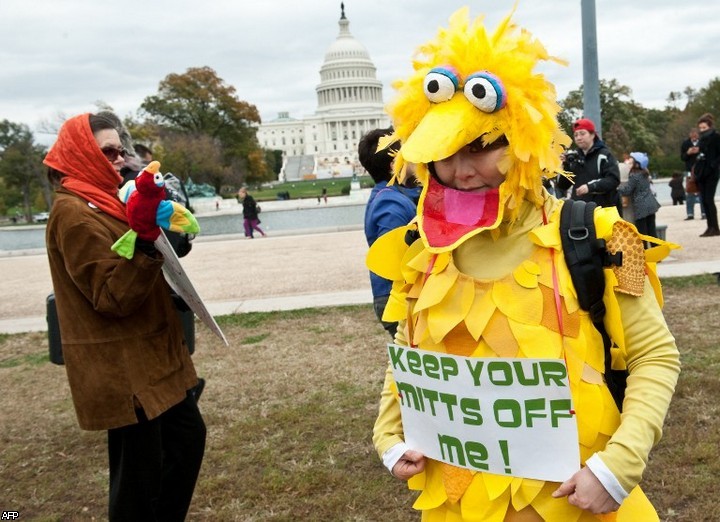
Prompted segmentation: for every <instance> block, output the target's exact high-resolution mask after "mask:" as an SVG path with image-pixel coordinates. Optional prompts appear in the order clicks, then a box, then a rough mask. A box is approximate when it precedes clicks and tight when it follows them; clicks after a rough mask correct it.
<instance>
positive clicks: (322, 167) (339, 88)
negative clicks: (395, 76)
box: [257, 4, 390, 180]
mask: <svg viewBox="0 0 720 522" xmlns="http://www.w3.org/2000/svg"><path fill="white" fill-rule="evenodd" d="M349 25H350V22H349V21H348V19H347V18H346V17H345V10H344V7H343V4H341V16H340V21H339V26H340V32H339V34H338V37H337V39H336V40H335V41H334V42H333V43H332V44H331V45H330V47H328V49H327V51H326V52H325V61H324V63H323V65H322V67H321V68H320V84H319V85H318V86H317V87H316V89H315V91H316V93H317V111H316V112H315V114H313V115H311V116H305V117H304V118H303V119H294V118H291V117H290V116H289V114H288V113H287V112H282V113H280V114H278V117H277V119H275V120H272V121H269V122H266V123H263V124H261V125H260V127H259V129H258V133H257V137H258V141H259V143H260V145H261V146H262V147H264V148H266V149H276V150H282V151H283V156H284V161H283V172H282V173H281V179H285V180H293V179H303V178H308V177H318V178H326V177H332V176H351V175H352V174H354V173H358V174H359V173H360V171H361V170H362V167H360V164H359V162H358V154H357V146H358V142H359V141H360V138H361V137H362V136H363V134H365V133H366V132H368V131H370V130H372V129H375V128H378V127H388V126H389V125H390V119H389V118H388V116H387V115H386V114H385V112H384V110H383V99H382V82H380V81H379V80H378V79H377V77H376V69H375V65H374V64H373V62H372V60H371V59H370V55H369V53H368V52H367V49H365V46H364V45H363V44H361V43H360V42H359V41H358V40H356V39H355V38H354V37H353V36H352V35H351V34H350V29H349Z"/></svg>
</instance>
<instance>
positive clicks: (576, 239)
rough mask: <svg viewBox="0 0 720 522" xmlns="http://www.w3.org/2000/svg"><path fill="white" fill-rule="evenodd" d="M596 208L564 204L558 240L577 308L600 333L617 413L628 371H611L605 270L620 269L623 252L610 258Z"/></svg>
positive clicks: (609, 383)
mask: <svg viewBox="0 0 720 522" xmlns="http://www.w3.org/2000/svg"><path fill="white" fill-rule="evenodd" d="M596 206H597V205H596V204H595V203H592V202H588V203H586V202H585V201H578V200H572V199H569V200H566V201H565V202H564V204H563V207H562V210H561V212H560V239H561V241H562V246H563V253H564V254H565V263H566V264H567V267H568V270H569V271H570V277H571V279H572V282H573V285H574V286H575V292H576V293H577V296H578V301H579V304H580V308H582V309H583V310H586V311H587V312H589V313H590V319H591V320H592V322H593V325H594V326H595V328H596V329H597V331H598V332H600V335H601V336H602V339H603V348H604V350H605V382H606V384H607V387H608V389H609V390H610V393H611V394H612V396H613V399H615V404H617V407H618V410H620V411H622V403H623V399H624V397H625V388H626V387H627V376H628V372H627V370H613V369H612V357H611V355H610V348H611V346H612V340H611V339H610V336H609V335H608V333H607V330H606V329H605V324H604V323H603V319H604V317H605V303H604V302H603V294H604V293H605V273H604V272H603V268H604V267H605V266H611V265H615V266H621V265H622V252H618V253H616V254H610V253H609V252H608V251H607V249H606V245H605V240H604V239H599V238H598V237H597V233H596V231H595V221H594V220H593V215H594V213H595V207H596Z"/></svg>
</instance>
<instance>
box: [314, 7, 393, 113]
mask: <svg viewBox="0 0 720 522" xmlns="http://www.w3.org/2000/svg"><path fill="white" fill-rule="evenodd" d="M340 10H341V14H340V21H339V22H338V25H339V26H340V32H339V34H338V36H337V38H336V40H335V41H334V42H333V43H332V44H330V46H329V47H328V49H327V51H326V52H325V61H324V63H323V65H322V67H321V68H320V85H318V86H317V87H316V89H315V90H316V92H317V98H318V112H327V111H333V110H347V109H348V108H349V106H354V107H356V108H367V109H370V110H375V109H377V108H382V106H383V100H382V82H380V81H379V80H378V79H377V76H376V68H375V64H374V63H373V61H372V60H371V59H370V53H368V51H367V49H366V48H365V46H364V45H363V44H362V43H360V42H359V41H358V40H356V39H355V37H353V35H352V34H351V33H350V21H349V20H348V19H347V18H346V17H345V6H344V4H342V3H341V4H340Z"/></svg>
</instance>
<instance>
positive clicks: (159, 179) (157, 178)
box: [153, 172, 165, 187]
mask: <svg viewBox="0 0 720 522" xmlns="http://www.w3.org/2000/svg"><path fill="white" fill-rule="evenodd" d="M153 182H154V183H155V185H157V186H158V187H162V186H163V185H165V178H163V175H162V174H161V173H160V172H156V173H155V174H153Z"/></svg>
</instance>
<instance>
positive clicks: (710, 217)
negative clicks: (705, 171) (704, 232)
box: [697, 173, 718, 230]
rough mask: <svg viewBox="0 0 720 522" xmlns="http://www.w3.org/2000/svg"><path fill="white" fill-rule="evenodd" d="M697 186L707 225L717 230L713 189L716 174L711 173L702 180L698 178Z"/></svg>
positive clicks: (715, 188)
mask: <svg viewBox="0 0 720 522" xmlns="http://www.w3.org/2000/svg"><path fill="white" fill-rule="evenodd" d="M697 184H698V188H699V189H700V197H702V202H703V204H704V205H705V217H706V218H707V226H708V228H710V229H713V230H718V215H717V207H716V206H715V191H716V190H717V186H718V175H717V173H713V174H712V175H711V176H709V177H707V178H703V180H702V181H700V180H698V182H697Z"/></svg>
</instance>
